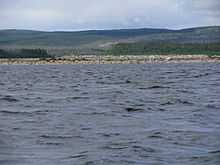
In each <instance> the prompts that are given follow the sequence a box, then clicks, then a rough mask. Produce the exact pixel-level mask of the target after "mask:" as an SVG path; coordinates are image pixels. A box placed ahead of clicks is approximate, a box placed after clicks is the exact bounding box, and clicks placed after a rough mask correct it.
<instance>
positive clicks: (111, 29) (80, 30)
mask: <svg viewBox="0 0 220 165" xmlns="http://www.w3.org/2000/svg"><path fill="white" fill-rule="evenodd" d="M209 27H220V25H204V26H191V27H185V28H166V27H164V28H160V27H139V28H109V29H108V28H105V29H98V28H97V29H79V30H74V29H66V30H64V29H62V30H38V29H31V28H30V29H26V28H6V29H1V28H0V31H10V30H11V31H13V30H14V31H15V30H17V31H36V32H87V31H113V30H141V29H155V30H171V31H172V30H173V31H178V30H187V29H195V28H209Z"/></svg>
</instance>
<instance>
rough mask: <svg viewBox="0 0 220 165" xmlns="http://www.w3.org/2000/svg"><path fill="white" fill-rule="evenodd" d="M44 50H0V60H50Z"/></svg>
mask: <svg viewBox="0 0 220 165" xmlns="http://www.w3.org/2000/svg"><path fill="white" fill-rule="evenodd" d="M52 57H53V56H52V55H50V54H48V52H47V51H46V50H44V49H16V50H6V49H0V58H52Z"/></svg>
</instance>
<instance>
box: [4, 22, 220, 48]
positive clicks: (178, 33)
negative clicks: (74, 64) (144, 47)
mask: <svg viewBox="0 0 220 165" xmlns="http://www.w3.org/2000/svg"><path fill="white" fill-rule="evenodd" d="M135 42H145V43H146V42H175V43H218V42H220V26H212V27H198V28H190V29H182V30H169V29H149V28H145V29H121V30H90V31H79V32H43V31H31V30H0V48H1V47H9V48H79V49H83V48H93V49H99V48H108V47H110V46H112V45H115V44H118V43H135Z"/></svg>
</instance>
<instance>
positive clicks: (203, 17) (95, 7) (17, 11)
mask: <svg viewBox="0 0 220 165" xmlns="http://www.w3.org/2000/svg"><path fill="white" fill-rule="evenodd" d="M0 20H1V23H0V29H31V30H45V31H78V30H91V29H124V28H126V29H127V28H169V29H181V28H189V27H196V26H212V25H220V0H0Z"/></svg>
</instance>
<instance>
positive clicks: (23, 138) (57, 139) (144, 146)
mask: <svg viewBox="0 0 220 165" xmlns="http://www.w3.org/2000/svg"><path fill="white" fill-rule="evenodd" d="M0 164H1V165H113V164H114V165H146V164H150V165H151V164H152V165H154V164H155V165H158V164H165V165H170V164H180V165H181V164H187V165H191V164H192V165H197V164H203V165H204V164H207V165H211V164H216V165H218V164H220V63H190V64H184V63H179V64H165V63H164V64H146V65H10V66H7V65H0Z"/></svg>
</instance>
